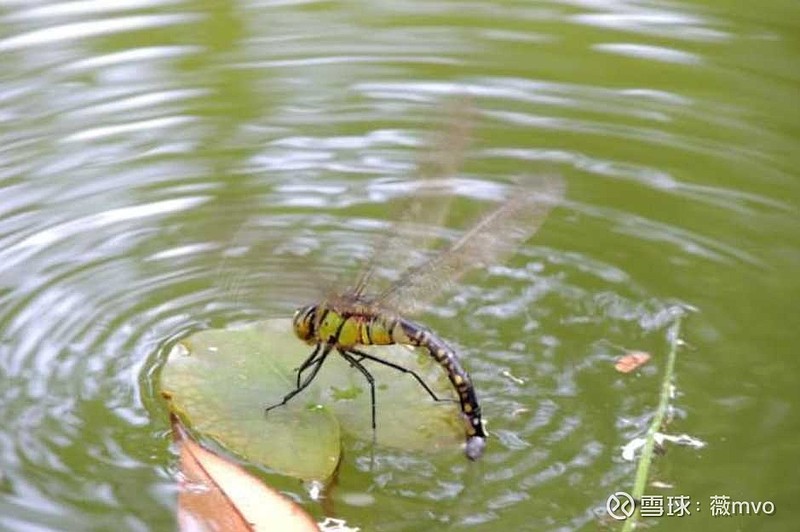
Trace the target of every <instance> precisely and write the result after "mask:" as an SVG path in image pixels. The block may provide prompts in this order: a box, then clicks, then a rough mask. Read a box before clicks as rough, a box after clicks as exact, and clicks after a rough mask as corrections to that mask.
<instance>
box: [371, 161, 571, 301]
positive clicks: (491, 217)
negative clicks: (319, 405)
mask: <svg viewBox="0 0 800 532" xmlns="http://www.w3.org/2000/svg"><path fill="white" fill-rule="evenodd" d="M564 192H565V184H564V181H563V179H561V178H560V177H558V176H551V177H547V178H544V179H542V180H541V184H540V186H537V187H534V188H522V187H515V188H514V189H513V190H512V191H511V194H510V198H509V199H508V200H507V201H506V202H505V203H503V204H502V205H501V206H500V207H499V208H497V209H496V210H494V211H492V212H491V213H489V214H488V215H487V216H485V217H484V218H483V219H481V221H480V222H478V223H477V224H476V225H475V226H474V227H472V228H471V229H470V230H469V231H467V232H466V233H465V234H464V235H463V236H462V237H461V238H460V239H458V241H456V242H455V243H453V245H451V246H450V247H449V248H447V249H445V250H444V251H442V252H440V253H439V254H437V255H434V256H433V257H431V258H430V259H429V260H428V261H426V262H423V263H422V264H420V265H419V266H417V267H414V268H411V269H409V270H407V271H406V272H405V273H404V274H402V275H401V277H400V278H399V279H398V280H397V281H395V282H394V283H392V285H391V286H390V287H389V288H388V289H386V290H385V291H383V292H382V293H380V295H379V296H378V297H377V298H375V303H376V304H378V305H380V306H382V307H385V308H390V309H397V310H398V311H399V312H400V313H413V312H416V311H419V310H421V309H422V308H423V307H424V306H425V305H427V304H428V303H430V302H431V301H432V300H433V298H435V297H436V296H437V295H438V294H440V293H442V292H443V291H445V290H447V289H449V288H450V287H452V285H453V284H454V283H455V282H456V281H457V280H458V279H459V278H460V277H461V276H462V275H463V274H464V273H466V272H467V271H469V270H471V269H473V268H479V267H486V266H489V265H491V264H499V263H501V262H503V261H504V260H505V259H506V258H508V257H509V256H510V255H511V254H513V252H514V250H515V249H517V248H518V247H519V246H520V245H522V244H523V243H524V242H526V241H527V240H528V239H530V238H531V237H532V236H533V235H534V234H535V233H536V232H537V231H538V230H539V228H540V227H541V226H542V223H544V220H545V218H547V215H548V214H549V213H550V210H551V209H552V208H553V207H554V206H555V205H556V204H558V203H559V202H560V201H561V200H562V199H563V197H564Z"/></svg>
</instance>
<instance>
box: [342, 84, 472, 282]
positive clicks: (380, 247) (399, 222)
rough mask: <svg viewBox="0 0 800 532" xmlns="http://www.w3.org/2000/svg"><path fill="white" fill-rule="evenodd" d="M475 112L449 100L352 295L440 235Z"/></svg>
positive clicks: (463, 103)
mask: <svg viewBox="0 0 800 532" xmlns="http://www.w3.org/2000/svg"><path fill="white" fill-rule="evenodd" d="M473 114H474V108H473V107H472V105H471V103H470V102H469V101H468V100H464V99H458V100H454V101H452V102H449V103H448V105H447V109H446V110H445V112H444V115H445V121H446V124H445V126H444V127H442V128H440V132H439V133H438V134H437V135H436V137H435V138H434V140H433V142H432V143H431V146H430V147H429V148H428V149H427V150H425V153H423V155H422V156H421V158H420V160H419V163H418V165H417V166H418V168H419V170H418V176H419V178H418V179H417V180H415V181H414V182H413V185H412V186H413V190H412V191H411V192H410V193H409V194H410V195H409V199H408V201H405V202H402V205H400V207H399V209H398V212H397V216H393V217H390V218H389V219H392V220H396V222H395V223H393V224H392V225H391V226H390V227H389V228H388V229H387V230H386V232H385V233H384V234H382V235H381V236H380V237H379V238H378V239H377V241H376V242H375V244H374V252H373V258H372V260H370V261H369V262H367V264H366V267H365V268H364V269H363V270H362V272H361V274H360V275H359V277H358V280H357V281H356V283H355V285H354V286H353V289H352V293H353V295H355V296H357V297H360V296H362V295H363V294H364V292H365V289H366V287H367V286H368V285H371V286H373V290H371V291H373V292H374V291H375V290H374V285H375V284H379V283H380V279H375V278H376V277H380V275H378V271H379V270H382V269H383V268H384V267H385V269H386V270H388V271H392V272H396V271H398V270H400V271H402V270H403V269H404V268H405V267H407V266H408V265H409V264H411V263H413V262H414V258H415V257H414V251H416V250H428V249H429V248H431V246H432V244H433V243H434V242H435V241H436V240H437V239H438V238H439V237H440V234H439V233H437V231H436V229H437V228H441V227H443V226H444V222H445V219H446V218H447V214H448V212H449V210H450V202H451V199H452V197H453V195H454V192H453V189H454V183H453V181H452V178H453V177H454V176H455V175H456V174H457V173H458V171H459V168H460V166H461V162H462V161H463V159H464V154H465V152H466V149H467V146H468V145H469V143H470V138H471V132H472V124H473Z"/></svg>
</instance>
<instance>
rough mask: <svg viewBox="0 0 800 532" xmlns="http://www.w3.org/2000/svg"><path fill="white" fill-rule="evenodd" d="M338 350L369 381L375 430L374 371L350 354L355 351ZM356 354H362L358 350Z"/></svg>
mask: <svg viewBox="0 0 800 532" xmlns="http://www.w3.org/2000/svg"><path fill="white" fill-rule="evenodd" d="M338 351H339V354H340V355H342V357H344V359H345V360H346V361H348V362H349V363H350V365H351V366H352V367H354V368H356V369H357V370H358V371H360V372H361V374H362V375H364V378H366V379H367V382H369V396H370V399H371V401H372V430H373V431H374V430H375V427H376V425H375V378H374V377H373V376H372V373H370V372H369V370H367V368H365V367H364V366H363V365H362V364H361V362H359V361H358V360H356V358H355V357H354V356H353V355H352V354H350V353H351V352H353V351H345V350H343V349H338ZM356 354H357V355H360V353H358V352H356Z"/></svg>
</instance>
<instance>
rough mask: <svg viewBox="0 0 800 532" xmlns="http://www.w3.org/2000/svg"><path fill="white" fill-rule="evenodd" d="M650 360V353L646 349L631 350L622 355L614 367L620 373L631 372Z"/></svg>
mask: <svg viewBox="0 0 800 532" xmlns="http://www.w3.org/2000/svg"><path fill="white" fill-rule="evenodd" d="M648 360H650V353H645V352H644V351H631V352H630V353H626V354H625V355H624V356H621V357H620V358H618V359H617V361H616V363H614V368H616V370H617V371H619V372H620V373H630V372H631V371H633V370H635V369H637V368H638V367H640V366H643V365H644V364H646V363H647V361H648Z"/></svg>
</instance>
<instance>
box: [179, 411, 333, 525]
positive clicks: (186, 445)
mask: <svg viewBox="0 0 800 532" xmlns="http://www.w3.org/2000/svg"><path fill="white" fill-rule="evenodd" d="M171 421H172V434H173V438H174V439H175V442H176V443H177V444H178V445H179V446H180V460H181V473H182V478H181V483H180V491H179V493H178V523H179V525H180V529H181V530H226V531H229V530H230V531H240V530H241V531H250V530H280V531H284V530H286V531H290V532H294V531H298V532H307V531H315V532H316V531H318V530H319V528H318V527H317V525H316V523H315V522H314V520H313V519H312V518H311V516H310V515H309V514H308V513H306V512H305V510H303V509H302V508H301V507H300V506H299V505H297V504H296V503H295V502H294V501H292V500H290V499H288V498H287V497H285V496H284V495H282V494H281V493H279V492H278V491H276V490H274V489H272V488H270V487H268V486H266V485H265V484H264V483H262V482H261V481H260V480H258V479H257V478H255V477H254V476H253V475H251V474H250V473H248V472H246V471H245V470H244V469H242V468H241V467H240V466H239V465H237V464H234V463H232V462H230V461H229V460H226V459H225V458H223V457H221V456H219V455H217V454H214V453H212V452H211V451H209V450H208V449H205V448H203V447H201V446H200V445H199V444H197V443H196V442H194V441H193V440H192V439H191V437H190V436H189V434H188V432H187V431H186V428H185V427H184V426H183V425H182V424H181V422H180V420H179V419H178V418H177V417H176V416H174V415H172V416H171Z"/></svg>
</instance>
